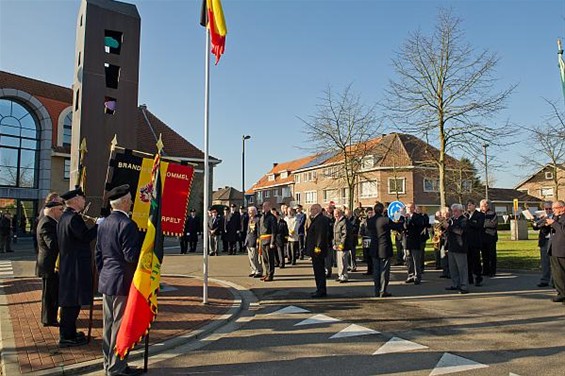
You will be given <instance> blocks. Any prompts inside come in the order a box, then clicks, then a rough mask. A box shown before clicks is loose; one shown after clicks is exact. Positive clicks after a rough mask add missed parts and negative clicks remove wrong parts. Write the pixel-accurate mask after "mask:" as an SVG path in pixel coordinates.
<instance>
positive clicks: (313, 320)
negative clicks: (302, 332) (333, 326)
mask: <svg viewBox="0 0 565 376" xmlns="http://www.w3.org/2000/svg"><path fill="white" fill-rule="evenodd" d="M339 321H341V320H339V319H334V318H333V317H329V316H326V315H314V316H312V317H310V318H309V319H306V320H304V321H300V322H299V323H298V324H294V326H301V325H315V324H328V323H332V322H339Z"/></svg>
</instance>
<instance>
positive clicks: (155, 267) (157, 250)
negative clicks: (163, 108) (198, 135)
mask: <svg viewBox="0 0 565 376" xmlns="http://www.w3.org/2000/svg"><path fill="white" fill-rule="evenodd" d="M160 154H161V151H159V153H157V154H156V155H155V159H154V161H153V168H152V169H151V182H150V183H149V185H148V186H147V191H148V192H150V195H149V197H150V202H151V204H150V209H149V218H148V220H147V233H146V234H145V239H144V240H143V245H142V246H141V253H140V255H139V262H138V263H137V269H136V271H135V274H134V276H133V281H132V284H131V286H130V289H129V295H128V300H127V303H126V309H125V312H124V317H123V318H122V323H121V325H120V329H119V331H118V336H117V338H116V348H115V349H114V350H115V352H116V354H117V355H118V356H119V357H120V358H122V359H123V358H125V356H126V355H127V354H128V352H129V351H130V350H132V349H133V347H134V346H135V345H136V344H137V343H139V342H140V341H141V340H142V339H143V336H145V335H146V334H147V333H148V332H149V328H150V327H151V323H152V322H153V321H154V320H155V316H156V315H157V312H158V308H157V293H158V292H159V282H160V280H161V264H162V262H163V235H162V232H161V176H160V165H161V155H160Z"/></svg>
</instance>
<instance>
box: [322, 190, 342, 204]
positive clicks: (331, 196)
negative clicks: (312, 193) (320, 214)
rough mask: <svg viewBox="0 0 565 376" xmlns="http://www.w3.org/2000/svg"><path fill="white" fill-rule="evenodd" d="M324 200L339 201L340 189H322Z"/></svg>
mask: <svg viewBox="0 0 565 376" xmlns="http://www.w3.org/2000/svg"><path fill="white" fill-rule="evenodd" d="M322 194H323V197H324V202H330V201H334V202H335V201H338V200H339V191H338V190H337V189H324V190H323V191H322Z"/></svg>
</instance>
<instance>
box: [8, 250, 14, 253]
mask: <svg viewBox="0 0 565 376" xmlns="http://www.w3.org/2000/svg"><path fill="white" fill-rule="evenodd" d="M6 252H7V253H12V252H14V251H12V250H9V251H6Z"/></svg>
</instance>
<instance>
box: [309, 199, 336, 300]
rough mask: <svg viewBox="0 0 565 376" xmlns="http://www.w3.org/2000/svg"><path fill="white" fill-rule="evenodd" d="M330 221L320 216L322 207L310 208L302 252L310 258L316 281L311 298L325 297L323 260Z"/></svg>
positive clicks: (315, 205) (313, 206)
mask: <svg viewBox="0 0 565 376" xmlns="http://www.w3.org/2000/svg"><path fill="white" fill-rule="evenodd" d="M330 230H331V225H330V219H329V218H328V217H326V216H325V215H324V214H322V207H321V206H320V205H319V204H314V205H312V206H311V207H310V220H309V222H308V228H307V229H306V239H305V240H306V242H305V243H306V244H305V248H304V252H305V253H306V255H308V256H310V257H311V258H312V268H313V269H314V278H315V280H316V292H314V293H313V294H312V298H323V297H325V296H327V290H326V271H325V259H326V255H327V253H328V247H329V244H330V240H329V234H330Z"/></svg>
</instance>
